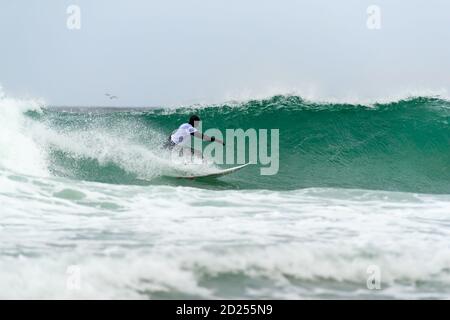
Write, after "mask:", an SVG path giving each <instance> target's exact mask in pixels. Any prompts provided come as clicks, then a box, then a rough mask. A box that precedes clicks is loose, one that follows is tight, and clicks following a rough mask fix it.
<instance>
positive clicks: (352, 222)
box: [0, 171, 450, 298]
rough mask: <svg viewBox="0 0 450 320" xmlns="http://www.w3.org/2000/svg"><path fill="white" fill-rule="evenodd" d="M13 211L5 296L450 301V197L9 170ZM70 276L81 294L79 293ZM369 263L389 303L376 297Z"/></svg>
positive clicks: (0, 268) (9, 210)
mask: <svg viewBox="0 0 450 320" xmlns="http://www.w3.org/2000/svg"><path fill="white" fill-rule="evenodd" d="M0 202H1V203H2V210H1V219H0V221H1V222H0V230H1V238H2V239H1V242H0V252H2V254H1V256H0V283H1V287H2V288H8V290H0V295H1V298H25V297H26V298H149V297H150V298H158V297H172V298H176V297H204V298H220V297H232V298H248V297H255V298H262V297H273V298H287V297H290V298H300V297H304V298H305V297H306V298H308V297H354V298H357V297H366V296H370V297H376V296H378V297H396V298H409V297H416V298H429V297H435V298H448V297H449V295H450V292H449V290H448V288H449V287H450V273H449V271H448V270H449V269H450V247H449V245H448V237H449V236H450V233H449V228H448V226H449V224H450V216H449V212H450V210H449V209H450V197H449V196H448V195H421V194H408V193H392V192H381V191H364V190H342V189H341V190H340V189H305V190H297V191H285V192H272V191H250V190H248V191H230V190H227V191H211V190H201V189H194V188H183V187H168V186H148V187H138V186H114V185H105V184H98V183H88V182H69V181H67V180H64V179H59V178H35V177H26V176H17V175H15V174H13V173H11V172H7V171H2V172H1V175H0ZM71 265H76V266H78V267H79V268H80V271H81V288H80V290H68V289H67V287H66V282H67V278H68V275H67V273H66V271H67V268H68V267H69V266H71ZM370 265H377V266H379V267H380V270H381V284H382V290H380V291H370V290H368V289H367V288H366V281H367V277H368V274H367V267H368V266H370ZM233 279H235V280H233ZM229 281H232V283H235V284H234V285H233V288H232V290H231V291H230V288H229V284H228V282H229ZM233 281H234V282H233Z"/></svg>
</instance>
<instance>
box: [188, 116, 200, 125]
mask: <svg viewBox="0 0 450 320" xmlns="http://www.w3.org/2000/svg"><path fill="white" fill-rule="evenodd" d="M199 122H200V117H199V116H198V115H196V114H194V115H192V116H191V117H190V118H189V124H190V125H191V126H193V127H195V126H196V125H197V124H198V123H199Z"/></svg>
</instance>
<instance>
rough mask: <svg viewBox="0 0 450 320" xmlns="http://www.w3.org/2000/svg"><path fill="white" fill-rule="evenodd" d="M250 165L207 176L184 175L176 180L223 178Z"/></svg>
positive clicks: (218, 171)
mask: <svg viewBox="0 0 450 320" xmlns="http://www.w3.org/2000/svg"><path fill="white" fill-rule="evenodd" d="M249 164H250V163H246V164H243V165H240V166H237V167H233V168H228V169H223V170H217V171H214V172H209V173H205V174H187V175H183V176H177V177H176V178H178V179H197V178H217V177H222V176H225V175H227V174H230V173H233V172H236V171H239V170H241V169H243V168H245V167H246V166H248V165H249Z"/></svg>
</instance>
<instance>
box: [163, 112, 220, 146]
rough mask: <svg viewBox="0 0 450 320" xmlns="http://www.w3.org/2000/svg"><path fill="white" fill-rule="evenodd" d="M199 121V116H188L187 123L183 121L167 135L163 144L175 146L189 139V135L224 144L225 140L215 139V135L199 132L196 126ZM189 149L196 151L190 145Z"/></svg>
mask: <svg viewBox="0 0 450 320" xmlns="http://www.w3.org/2000/svg"><path fill="white" fill-rule="evenodd" d="M200 121H201V120H200V117H199V116H197V115H192V116H191V117H190V118H189V122H188V123H183V124H182V125H180V127H179V128H178V129H177V130H175V131H174V132H173V133H172V134H171V135H170V136H169V139H168V141H166V143H165V144H164V147H165V148H167V149H173V148H174V147H175V146H182V145H183V143H185V142H186V140H187V139H190V137H191V136H194V137H196V138H199V139H202V140H203V141H209V142H217V143H220V144H222V145H225V142H223V141H222V140H220V139H216V138H215V137H209V136H207V135H206V134H203V133H201V132H199V131H198V129H197V128H198V127H199V124H200ZM189 141H190V140H189ZM189 149H190V150H191V152H192V153H196V152H198V151H196V150H195V149H194V148H192V147H189Z"/></svg>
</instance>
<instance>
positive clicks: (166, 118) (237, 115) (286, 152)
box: [29, 96, 450, 193]
mask: <svg viewBox="0 0 450 320" xmlns="http://www.w3.org/2000/svg"><path fill="white" fill-rule="evenodd" d="M69 111H70V112H69ZM193 113H196V114H198V115H199V116H200V117H201V118H202V120H203V129H204V130H205V129H208V128H218V129H220V130H221V131H223V132H225V129H227V128H228V129H236V128H242V129H243V130H247V129H249V128H254V129H279V134H280V139H279V147H280V152H279V153H280V158H279V164H280V167H279V171H278V174H276V175H272V176H262V175H260V168H259V166H258V165H254V166H252V167H250V168H246V169H245V170H242V171H240V172H239V173H237V174H234V175H230V176H228V177H226V178H224V179H223V180H221V181H189V182H186V181H180V180H177V181H174V180H171V179H167V178H164V173H165V172H167V170H170V169H169V168H167V167H165V164H164V161H163V160H161V159H159V154H160V152H161V149H160V145H161V144H162V143H163V141H164V140H165V139H166V138H167V136H168V135H169V134H170V132H171V131H172V130H174V129H175V128H177V127H178V126H179V125H180V124H181V123H183V122H186V121H187V118H188V117H189V115H191V114H193ZM29 116H31V117H32V118H34V119H35V120H36V121H39V122H41V123H44V124H45V126H46V127H47V128H49V129H51V130H53V131H55V132H57V134H58V135H60V136H62V137H64V138H61V139H65V140H64V141H65V142H64V143H55V142H52V141H49V142H46V151H47V153H48V156H49V159H50V161H49V163H50V164H49V166H50V169H51V171H52V172H53V173H55V174H58V175H64V176H69V177H71V178H74V179H84V180H93V181H99V182H106V183H118V184H148V183H150V184H176V185H180V184H182V185H190V186H197V187H202V188H213V189H217V188H225V189H228V188H241V189H242V188H252V189H273V190H291V189H299V188H306V187H339V188H361V189H377V190H390V191H407V192H423V193H450V126H449V125H450V121H449V120H450V103H449V102H447V101H445V100H440V99H436V98H412V99H408V100H401V101H398V102H392V103H387V104H374V105H371V106H365V105H350V104H330V103H313V102H308V101H305V100H303V99H301V98H300V97H296V96H275V97H272V98H271V99H267V100H255V101H249V102H246V103H241V104H224V105H214V106H202V107H190V108H178V109H162V108H161V109H152V110H144V111H143V110H139V109H124V110H120V111H117V110H116V111H110V110H104V109H100V108H97V109H84V110H78V109H73V110H67V109H65V110H64V109H58V108H53V109H47V110H44V112H43V113H42V114H34V113H30V114H29ZM68 145H70V146H71V148H66V147H67V146H68ZM74 145H75V146H74ZM77 145H81V147H80V148H79V149H80V150H82V151H79V149H77V148H76V146H77ZM89 148H91V149H92V150H91V151H92V152H89V151H87V150H89ZM150 164H151V165H150ZM143 176H145V177H147V178H146V179H142V177H143Z"/></svg>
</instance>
